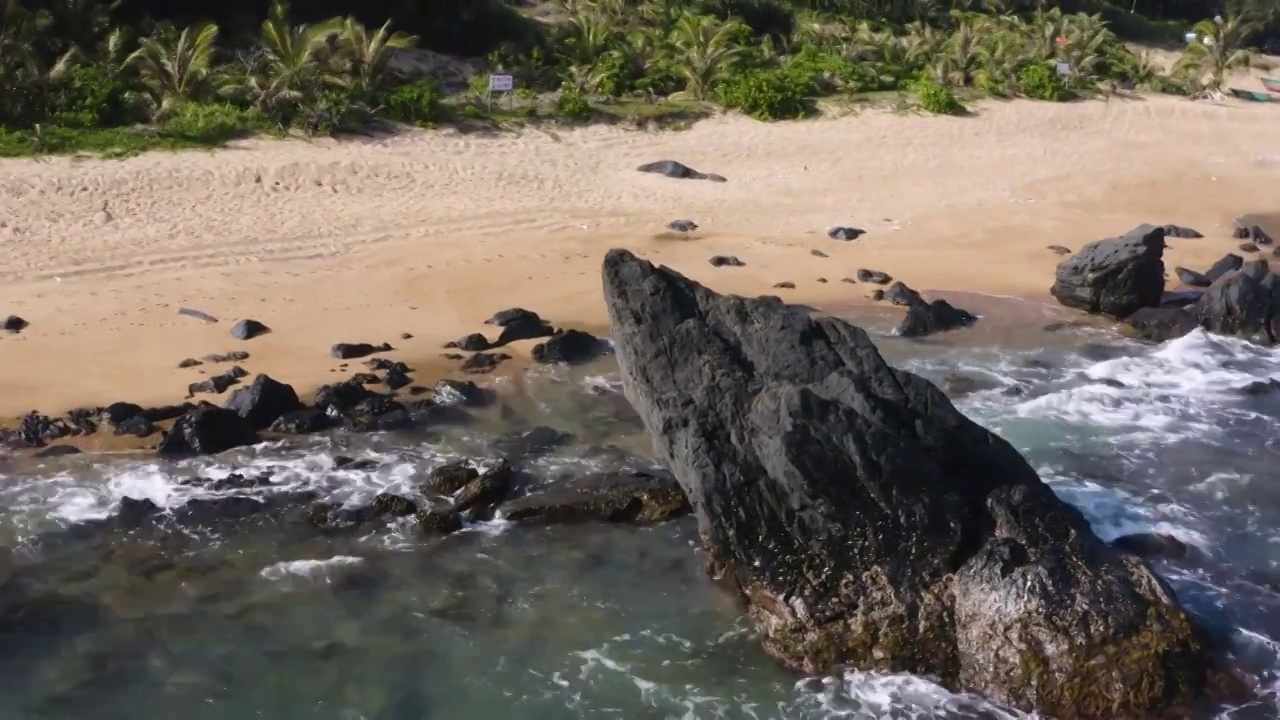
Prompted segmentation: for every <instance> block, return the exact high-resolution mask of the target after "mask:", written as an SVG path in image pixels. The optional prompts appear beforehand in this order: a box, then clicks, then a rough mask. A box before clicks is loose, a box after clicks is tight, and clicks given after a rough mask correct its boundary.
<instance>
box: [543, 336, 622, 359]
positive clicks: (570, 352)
mask: <svg viewBox="0 0 1280 720" xmlns="http://www.w3.org/2000/svg"><path fill="white" fill-rule="evenodd" d="M608 351H609V343H607V342H605V341H604V340H602V339H600V338H598V337H596V336H595V335H592V334H591V333H589V332H583V331H582V330H566V331H564V332H562V333H558V334H557V335H556V336H555V337H553V338H551V339H550V340H547V341H546V342H543V343H538V344H537V345H534V346H533V352H532V353H531V354H532V356H533V361H534V362H537V363H542V364H551V363H564V364H566V365H579V364H581V363H585V362H590V361H591V360H594V359H596V358H597V357H600V356H601V355H603V354H604V353H606V352H608Z"/></svg>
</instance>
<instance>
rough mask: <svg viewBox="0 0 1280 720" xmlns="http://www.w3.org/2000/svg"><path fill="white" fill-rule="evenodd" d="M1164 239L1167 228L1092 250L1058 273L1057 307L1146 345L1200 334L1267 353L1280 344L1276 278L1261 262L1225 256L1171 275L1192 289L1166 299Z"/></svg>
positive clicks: (1147, 229)
mask: <svg viewBox="0 0 1280 720" xmlns="http://www.w3.org/2000/svg"><path fill="white" fill-rule="evenodd" d="M1166 237H1168V228H1167V227H1160V226H1155V225H1142V226H1140V227H1138V228H1135V229H1133V230H1131V231H1129V232H1128V233H1126V234H1124V235H1122V236H1120V237H1117V238H1111V239H1108V240H1100V241H1098V242H1095V243H1091V244H1089V245H1087V246H1085V247H1084V248H1082V249H1081V250H1080V252H1079V253H1077V254H1076V255H1075V256H1073V257H1072V258H1070V259H1068V260H1066V261H1064V262H1063V263H1062V264H1060V265H1059V266H1058V270H1057V277H1056V280H1055V282H1054V284H1053V287H1052V289H1051V292H1052V294H1053V295H1054V297H1056V298H1057V299H1058V301H1059V302H1061V303H1062V304H1064V305H1067V306H1069V307H1074V308H1078V309H1081V310H1084V311H1086V312H1090V313H1098V314H1103V315H1107V316H1110V317H1113V318H1116V319H1118V320H1120V321H1121V322H1122V323H1123V325H1124V326H1125V328H1126V330H1127V331H1128V332H1130V333H1131V334H1133V335H1136V336H1138V337H1141V338H1144V339H1147V340H1153V341H1164V340H1170V339H1173V338H1176V337H1180V336H1182V335H1185V334H1186V333H1188V332H1191V331H1192V330H1194V329H1196V328H1204V329H1205V330H1208V331H1210V332H1213V333H1217V334H1221V335H1233V336H1237V337H1241V338H1245V339H1247V340H1251V341H1253V342H1257V343H1260V344H1264V345H1274V344H1276V343H1277V341H1280V275H1277V274H1276V273H1275V272H1273V271H1272V270H1271V268H1270V265H1269V264H1268V262H1267V261H1266V260H1264V259H1259V260H1253V261H1249V262H1245V260H1244V259H1243V258H1241V257H1240V256H1238V255H1234V254H1229V255H1227V256H1225V257H1224V258H1222V259H1221V260H1219V261H1218V262H1217V263H1215V264H1214V265H1213V267H1211V268H1209V269H1208V270H1207V271H1205V272H1203V273H1201V272H1196V271H1193V270H1188V269H1187V268H1176V269H1175V273H1176V275H1177V276H1178V278H1179V280H1180V281H1181V282H1182V283H1183V284H1185V285H1187V286H1189V287H1190V288H1191V289H1189V290H1182V291H1175V292H1166V291H1165V271H1164V259H1163V258H1164V249H1165V247H1166V244H1165V238H1166Z"/></svg>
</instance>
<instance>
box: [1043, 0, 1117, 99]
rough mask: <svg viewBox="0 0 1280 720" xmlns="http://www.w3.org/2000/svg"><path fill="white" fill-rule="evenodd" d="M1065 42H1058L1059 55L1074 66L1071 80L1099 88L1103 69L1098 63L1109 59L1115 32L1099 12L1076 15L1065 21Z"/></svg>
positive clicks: (1070, 65)
mask: <svg viewBox="0 0 1280 720" xmlns="http://www.w3.org/2000/svg"><path fill="white" fill-rule="evenodd" d="M1064 38H1065V39H1066V42H1065V43H1062V44H1060V45H1059V46H1058V55H1057V59H1058V60H1061V61H1062V62H1065V63H1067V65H1068V66H1069V67H1070V68H1071V76H1070V77H1071V80H1072V82H1073V83H1075V84H1076V85H1077V86H1088V85H1092V86H1094V87H1095V88H1096V86H1097V82H1098V80H1099V79H1100V77H1101V75H1102V73H1101V72H1100V71H1099V70H1100V68H1099V66H1100V65H1101V64H1102V62H1103V61H1104V60H1106V59H1107V51H1108V49H1109V48H1110V47H1111V45H1112V43H1114V42H1115V39H1116V37H1115V35H1113V34H1112V33H1111V31H1110V30H1108V29H1107V26H1106V23H1104V22H1103V21H1102V18H1101V17H1098V16H1097V15H1076V16H1073V18H1072V19H1071V20H1070V21H1069V22H1068V23H1067V24H1066V27H1065V34H1064Z"/></svg>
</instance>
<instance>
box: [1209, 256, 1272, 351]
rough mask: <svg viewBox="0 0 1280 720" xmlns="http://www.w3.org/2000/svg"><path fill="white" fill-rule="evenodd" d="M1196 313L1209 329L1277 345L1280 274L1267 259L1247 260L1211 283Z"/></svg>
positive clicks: (1222, 333)
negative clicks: (1232, 271)
mask: <svg viewBox="0 0 1280 720" xmlns="http://www.w3.org/2000/svg"><path fill="white" fill-rule="evenodd" d="M1193 312H1194V314H1195V316H1196V319H1197V321H1198V322H1199V324H1200V326H1201V327H1203V328H1204V329H1206V330H1208V331H1209V332H1212V333H1217V334H1219V335H1235V336H1237V337H1241V338H1244V339H1246V340H1251V341H1253V342H1257V343H1260V344H1264V345H1272V344H1275V343H1276V341H1277V338H1278V337H1280V276H1278V275H1276V274H1275V273H1273V272H1271V270H1270V268H1269V267H1268V265H1267V261H1266V260H1255V261H1253V262H1249V263H1244V264H1243V265H1242V266H1241V267H1240V270H1239V271H1237V272H1235V273H1232V274H1229V275H1225V276H1223V277H1222V278H1220V279H1219V280H1217V281H1216V282H1214V283H1213V285H1210V286H1209V289H1207V290H1205V291H1204V296H1203V297H1201V298H1200V302H1198V303H1196V305H1195V307H1194V308H1193Z"/></svg>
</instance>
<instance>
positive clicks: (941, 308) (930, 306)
mask: <svg viewBox="0 0 1280 720" xmlns="http://www.w3.org/2000/svg"><path fill="white" fill-rule="evenodd" d="M977 321H978V318H976V317H974V316H973V315H972V314H971V313H969V312H968V311H966V310H961V309H960V308H958V307H955V306H953V305H952V304H951V303H949V302H947V301H946V300H934V301H933V302H924V301H923V300H922V301H920V302H917V303H915V304H913V305H911V307H909V308H907V314H906V317H904V318H902V322H900V323H898V327H897V329H896V330H895V331H894V332H896V333H897V334H898V335H900V336H902V337H924V336H925V335H933V334H935V333H940V332H947V331H949V330H959V329H960V328H962V327H968V326H970V325H972V324H974V323H975V322H977Z"/></svg>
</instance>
